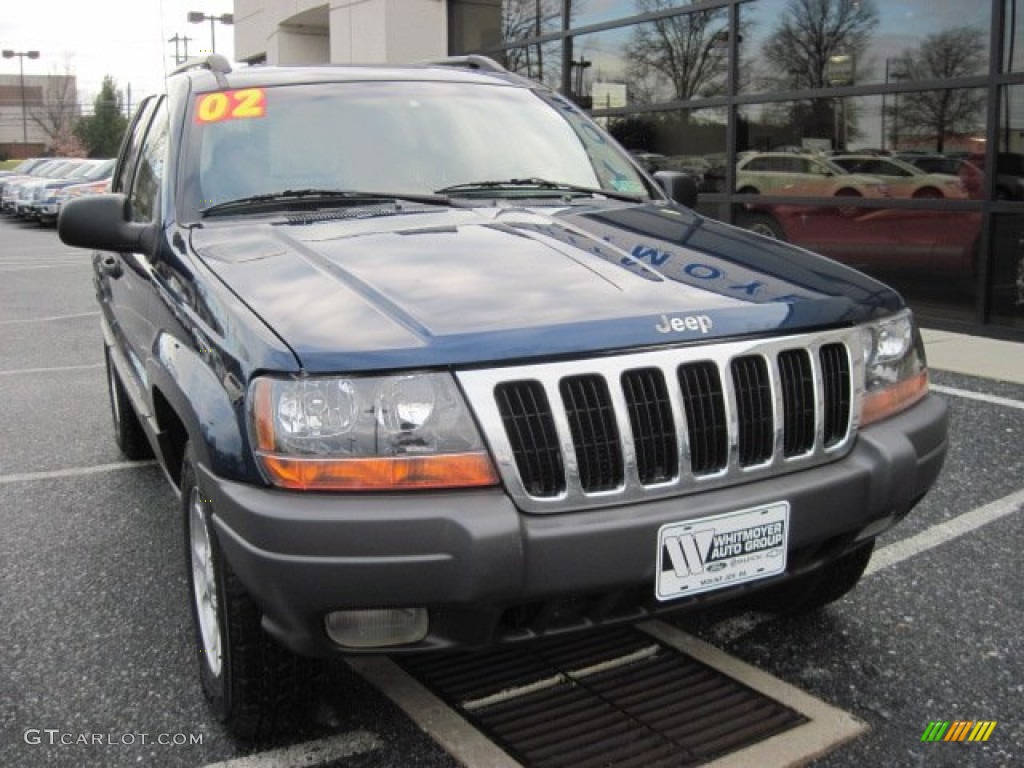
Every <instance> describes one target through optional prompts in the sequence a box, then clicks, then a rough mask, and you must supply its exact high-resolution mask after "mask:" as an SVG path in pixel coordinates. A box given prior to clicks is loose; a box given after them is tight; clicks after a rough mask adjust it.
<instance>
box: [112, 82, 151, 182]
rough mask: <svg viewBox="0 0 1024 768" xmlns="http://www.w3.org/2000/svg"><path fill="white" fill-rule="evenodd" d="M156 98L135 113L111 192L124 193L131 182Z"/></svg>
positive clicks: (123, 146) (122, 147) (146, 102)
mask: <svg viewBox="0 0 1024 768" xmlns="http://www.w3.org/2000/svg"><path fill="white" fill-rule="evenodd" d="M155 103H156V99H155V98H149V99H147V100H146V101H144V102H143V103H142V105H141V106H140V107H139V108H138V109H137V110H136V111H135V118H134V119H133V120H132V123H131V125H130V126H129V127H128V138H127V140H126V141H125V142H124V144H123V145H122V146H121V155H120V157H118V162H117V174H116V175H115V176H114V178H113V180H112V181H111V182H110V191H111V192H124V191H125V190H126V189H127V188H128V184H129V183H130V182H131V178H132V169H133V168H135V159H136V158H137V157H138V156H139V149H140V148H141V147H142V138H143V136H145V135H146V127H147V126H148V125H149V118H150V116H151V115H152V114H153V105H154V104H155Z"/></svg>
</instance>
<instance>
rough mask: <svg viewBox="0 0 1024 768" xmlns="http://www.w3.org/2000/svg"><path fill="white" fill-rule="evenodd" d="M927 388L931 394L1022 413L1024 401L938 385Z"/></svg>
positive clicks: (930, 385)
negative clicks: (998, 406)
mask: <svg viewBox="0 0 1024 768" xmlns="http://www.w3.org/2000/svg"><path fill="white" fill-rule="evenodd" d="M929 388H930V389H931V390H932V392H938V393H939V394H940V395H950V396H951V397H962V398H964V399H966V400H978V401H980V402H982V403H989V404H990V405H1002V406H1004V407H1006V408H1019V409H1020V410H1022V411H1024V401H1021V400H1011V399H1010V398H1008V397H999V396H997V395H986V394H984V393H983V392H972V391H971V390H969V389H957V388H956V387H943V386H941V385H939V384H929Z"/></svg>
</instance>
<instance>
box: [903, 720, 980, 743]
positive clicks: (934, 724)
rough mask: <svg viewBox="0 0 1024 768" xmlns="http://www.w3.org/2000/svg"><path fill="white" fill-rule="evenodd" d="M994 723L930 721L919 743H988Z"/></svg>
mask: <svg viewBox="0 0 1024 768" xmlns="http://www.w3.org/2000/svg"><path fill="white" fill-rule="evenodd" d="M996 723H997V721H996V720H978V721H977V722H975V721H974V720H954V721H953V722H950V721H949V720H932V721H931V722H930V723H928V727H927V728H925V729H924V733H922V734H921V741H988V737H989V736H991V735H992V731H994V730H995V729H996Z"/></svg>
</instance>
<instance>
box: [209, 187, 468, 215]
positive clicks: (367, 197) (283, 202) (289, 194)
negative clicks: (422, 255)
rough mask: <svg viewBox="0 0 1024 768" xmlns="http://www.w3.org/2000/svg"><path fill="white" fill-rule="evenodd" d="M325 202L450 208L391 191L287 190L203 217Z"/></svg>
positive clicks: (432, 198) (435, 199)
mask: <svg viewBox="0 0 1024 768" xmlns="http://www.w3.org/2000/svg"><path fill="white" fill-rule="evenodd" d="M317 201H323V202H325V203H337V202H344V203H348V204H351V205H363V204H367V203H399V202H412V203H427V204H432V205H438V204H441V205H449V204H450V202H451V201H450V200H449V199H448V198H447V197H445V196H444V195H439V194H435V195H421V194H416V193H413V194H400V195H396V194H391V193H389V192H362V191H359V190H354V189H318V188H315V187H311V188H309V189H286V190H284V191H283V192H270V193H266V194H260V195H248V196H246V197H240V198H238V199H237V200H226V201H225V202H223V203H217V204H215V205H211V206H208V207H206V208H200V209H199V213H200V214H202V215H203V216H211V215H213V216H216V215H217V214H218V213H230V212H231V211H235V210H239V209H243V208H260V209H263V210H272V209H275V208H280V207H288V205H289V204H292V203H309V202H317Z"/></svg>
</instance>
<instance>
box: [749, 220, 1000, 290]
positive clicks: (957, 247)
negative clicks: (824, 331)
mask: <svg viewBox="0 0 1024 768" xmlns="http://www.w3.org/2000/svg"><path fill="white" fill-rule="evenodd" d="M736 224H737V225H738V226H741V227H744V228H746V229H749V230H752V231H754V232H757V233H758V234H760V235H763V236H765V237H770V238H773V239H775V240H784V241H786V242H789V243H793V244H794V245H799V246H801V247H803V248H807V249H809V250H812V251H816V252H818V253H821V254H823V255H825V256H829V257H831V258H833V259H835V260H836V261H841V262H843V263H844V264H848V265H850V266H854V267H857V268H858V269H864V270H867V271H870V272H875V273H877V272H887V273H891V272H899V271H903V270H916V271H917V273H918V274H920V271H921V270H922V269H925V270H931V271H935V272H941V273H943V274H946V275H955V276H957V277H963V278H968V279H969V278H972V277H973V276H974V274H975V272H976V270H977V260H978V253H979V247H980V239H981V214H980V213H978V212H974V211H943V210H917V209H906V208H904V209H896V208H861V209H854V210H848V209H844V208H835V207H828V206H821V205H785V204H784V205H747V206H743V207H742V209H741V210H739V211H738V212H737V214H736Z"/></svg>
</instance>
